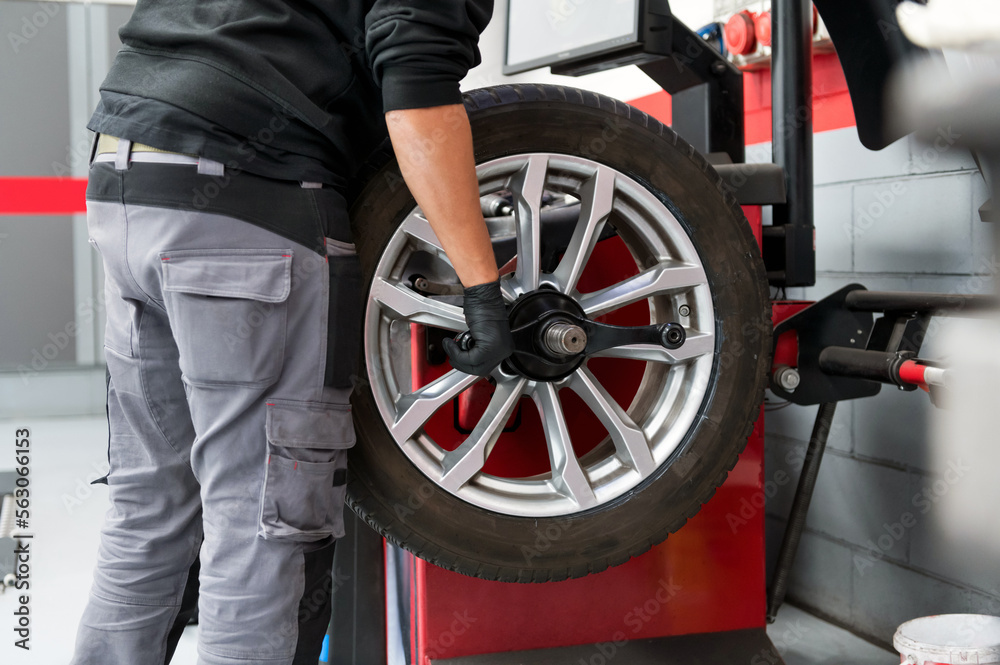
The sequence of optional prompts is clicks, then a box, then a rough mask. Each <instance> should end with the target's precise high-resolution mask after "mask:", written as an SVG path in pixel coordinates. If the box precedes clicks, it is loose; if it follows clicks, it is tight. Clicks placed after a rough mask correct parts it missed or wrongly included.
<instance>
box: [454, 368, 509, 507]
mask: <svg viewBox="0 0 1000 665" xmlns="http://www.w3.org/2000/svg"><path fill="white" fill-rule="evenodd" d="M526 383H527V380H526V379H521V378H519V379H513V380H510V381H503V382H500V383H498V384H497V388H496V391H495V392H494V393H493V397H492V398H491V399H490V403H489V405H488V406H487V407H486V412H485V413H484V414H483V417H482V418H480V419H479V422H478V423H477V424H476V426H475V428H474V429H473V430H472V433H471V434H469V438H467V439H466V440H465V441H463V442H462V444H461V445H460V446H459V447H458V448H456V449H455V450H452V451H451V452H448V453H445V456H444V459H443V460H442V462H441V465H442V467H443V473H442V475H441V487H443V488H445V489H446V490H448V491H451V492H455V491H457V490H458V489H459V488H460V487H462V485H465V484H466V483H467V482H469V481H470V480H471V479H472V477H473V476H475V475H476V474H477V473H479V472H480V471H481V470H482V468H483V465H484V464H486V458H487V457H488V456H489V454H490V452H491V451H492V450H493V444H495V443H496V441H497V439H498V438H500V434H501V433H503V428H504V425H505V424H506V423H507V419H508V418H510V413H511V411H512V410H513V409H514V406H515V405H516V404H517V401H518V400H519V399H520V398H521V395H522V394H523V393H524V386H525V384H526Z"/></svg>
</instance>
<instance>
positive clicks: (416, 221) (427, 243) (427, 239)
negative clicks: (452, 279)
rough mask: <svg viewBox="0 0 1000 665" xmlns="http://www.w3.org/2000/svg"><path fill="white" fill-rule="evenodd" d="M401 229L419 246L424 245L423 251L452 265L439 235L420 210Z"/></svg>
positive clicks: (406, 220)
mask: <svg viewBox="0 0 1000 665" xmlns="http://www.w3.org/2000/svg"><path fill="white" fill-rule="evenodd" d="M399 228H400V229H401V230H402V231H403V233H405V234H406V235H408V236H410V238H412V239H413V240H416V241H417V243H418V244H419V245H423V249H429V250H431V251H432V252H434V253H435V254H436V255H437V256H438V257H440V258H441V259H443V260H445V261H447V262H448V263H449V264H450V263H451V261H449V260H448V255H447V254H446V253H445V251H444V247H442V246H441V241H440V240H438V237H437V234H436V233H434V229H432V228H431V223H430V222H428V221H427V218H426V217H424V215H423V213H422V212H420V210H419V209H417V210H415V211H413V212H412V213H411V214H410V216H409V217H407V218H406V219H405V220H403V223H402V224H401V225H400V227H399Z"/></svg>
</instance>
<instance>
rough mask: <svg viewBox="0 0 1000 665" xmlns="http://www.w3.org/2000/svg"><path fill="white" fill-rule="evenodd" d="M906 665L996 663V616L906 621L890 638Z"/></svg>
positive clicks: (999, 646)
mask: <svg viewBox="0 0 1000 665" xmlns="http://www.w3.org/2000/svg"><path fill="white" fill-rule="evenodd" d="M892 643H893V645H894V646H895V647H896V650H897V651H899V655H900V662H902V663H907V664H910V665H987V664H988V663H1000V617H994V616H988V615H985V614H939V615H936V616H929V617H923V618H921V619H914V620H913V621H907V622H906V623H904V624H903V625H902V626H900V627H899V629H898V630H897V631H896V635H895V637H894V638H893V640H892Z"/></svg>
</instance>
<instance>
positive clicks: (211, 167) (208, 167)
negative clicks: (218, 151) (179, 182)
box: [198, 157, 226, 176]
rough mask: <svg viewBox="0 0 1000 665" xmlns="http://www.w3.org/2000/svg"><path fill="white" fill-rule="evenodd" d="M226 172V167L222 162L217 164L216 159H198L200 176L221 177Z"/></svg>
mask: <svg viewBox="0 0 1000 665" xmlns="http://www.w3.org/2000/svg"><path fill="white" fill-rule="evenodd" d="M225 172H226V167H225V166H224V165H223V164H222V162H217V161H215V160H214V159H205V158H204V157H199V158H198V175H214V176H221V175H224V174H225Z"/></svg>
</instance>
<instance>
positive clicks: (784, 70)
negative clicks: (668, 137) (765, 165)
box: [551, 0, 816, 286]
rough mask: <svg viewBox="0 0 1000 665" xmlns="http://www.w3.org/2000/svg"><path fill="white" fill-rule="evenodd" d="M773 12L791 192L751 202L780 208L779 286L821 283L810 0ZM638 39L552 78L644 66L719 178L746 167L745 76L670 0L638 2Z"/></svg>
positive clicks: (777, 141)
mask: <svg viewBox="0 0 1000 665" xmlns="http://www.w3.org/2000/svg"><path fill="white" fill-rule="evenodd" d="M771 11H772V24H773V26H774V28H773V45H772V68H771V72H772V74H771V75H772V86H771V90H772V106H773V128H774V143H773V146H774V162H775V164H777V165H778V166H779V167H781V168H782V170H783V175H784V181H785V182H784V185H785V192H787V194H783V195H780V196H775V197H773V198H772V199H771V200H767V201H764V200H755V201H753V203H762V204H771V205H773V206H774V216H773V219H774V223H773V226H769V227H765V228H764V246H763V257H764V264H765V266H766V267H767V275H768V281H769V282H770V283H771V284H773V285H775V286H811V285H813V284H814V283H815V281H816V248H815V243H814V241H813V238H814V234H813V160H812V138H813V137H812V133H813V123H812V2H811V1H810V0H772V10H771ZM639 37H640V41H639V43H638V44H635V45H632V46H629V47H627V48H624V49H620V50H616V51H613V52H611V53H604V54H600V55H596V56H590V57H583V58H578V59H574V60H573V61H572V62H565V63H561V64H556V65H552V67H551V69H552V73H554V74H565V75H569V76H581V75H584V74H590V73H593V72H597V71H602V70H606V69H613V68H615V67H621V66H624V65H638V67H639V68H640V69H641V70H642V71H643V72H644V73H645V74H646V75H648V76H649V77H650V78H651V79H653V81H655V82H656V83H657V84H658V85H659V86H660V87H662V88H663V89H664V90H665V91H666V92H668V93H670V95H671V96H672V101H673V124H672V126H673V129H674V131H676V132H677V133H678V134H680V135H681V136H682V137H683V138H684V140H685V141H687V142H688V143H690V144H691V145H692V146H693V147H694V148H695V149H696V150H698V151H699V152H701V153H703V154H704V155H705V156H706V157H707V158H708V159H709V161H710V162H712V163H713V164H715V165H716V167H717V168H718V169H719V170H720V173H722V172H723V171H724V170H725V169H726V168H727V164H736V165H739V164H743V163H744V162H745V159H746V154H745V140H746V139H745V135H744V109H743V73H742V72H741V71H740V70H739V69H738V68H737V67H736V66H734V65H733V64H732V63H731V62H729V60H728V59H727V58H726V57H725V56H724V55H722V53H720V52H719V51H717V50H716V49H715V48H713V47H712V46H710V45H709V44H708V43H707V42H705V40H703V39H702V38H701V37H700V36H698V34H697V33H695V32H694V31H692V30H691V29H690V28H688V27H687V26H686V25H684V24H683V23H682V22H680V21H678V20H677V19H676V18H674V16H673V13H672V12H671V10H670V3H669V1H668V0H645V3H644V4H642V5H640V26H639ZM745 173H749V171H746V172H744V174H745ZM741 203H750V202H749V201H741Z"/></svg>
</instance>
